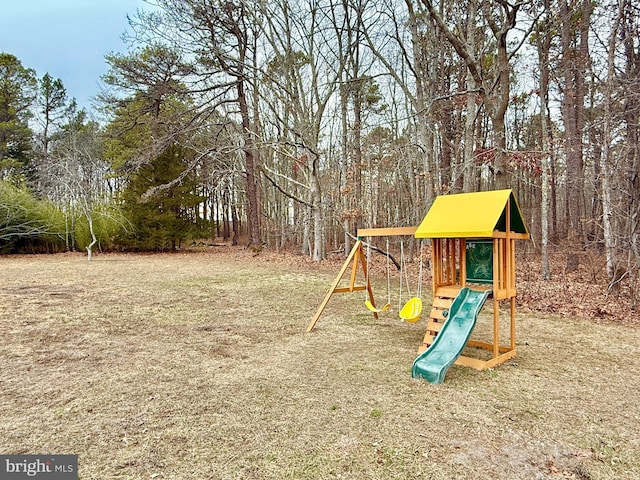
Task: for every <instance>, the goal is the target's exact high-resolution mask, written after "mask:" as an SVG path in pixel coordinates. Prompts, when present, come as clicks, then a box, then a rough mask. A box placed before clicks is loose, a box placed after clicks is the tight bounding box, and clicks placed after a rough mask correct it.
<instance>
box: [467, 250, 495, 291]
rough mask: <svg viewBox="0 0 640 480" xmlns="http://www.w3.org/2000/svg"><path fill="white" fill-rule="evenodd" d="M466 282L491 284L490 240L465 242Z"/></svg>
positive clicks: (491, 251) (491, 256)
mask: <svg viewBox="0 0 640 480" xmlns="http://www.w3.org/2000/svg"><path fill="white" fill-rule="evenodd" d="M467 282H471V283H493V241H492V240H467Z"/></svg>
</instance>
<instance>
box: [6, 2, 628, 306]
mask: <svg viewBox="0 0 640 480" xmlns="http://www.w3.org/2000/svg"><path fill="white" fill-rule="evenodd" d="M639 21H640V5H639V4H638V3H637V2H633V1H632V0H613V1H606V0H605V1H598V0H596V1H594V0H533V1H516V2H513V3H511V2H508V1H505V0H465V1H459V2H445V1H437V0H403V1H400V0H377V1H370V0H262V1H259V2H245V1H241V0H232V1H220V0H154V1H153V3H150V4H149V8H148V9H145V10H141V11H138V13H137V15H135V16H134V17H132V18H131V19H130V25H131V30H130V34H129V37H128V38H127V39H126V40H127V42H128V46H129V50H128V53H127V54H112V55H109V56H107V57H106V60H107V62H108V64H109V66H110V71H109V73H108V74H107V75H105V77H104V79H103V80H104V82H105V85H106V87H107V88H106V89H105V90H104V91H102V92H100V94H99V95H98V101H97V103H96V110H95V111H91V112H87V111H85V110H81V109H78V107H77V106H76V104H75V102H74V101H73V99H72V98H71V97H70V94H68V93H67V92H66V89H65V88H64V85H63V84H62V82H61V81H60V80H58V79H54V78H52V77H51V76H50V75H48V74H44V75H43V76H42V77H39V76H38V75H37V74H36V72H34V71H33V70H32V69H29V68H28V66H23V65H22V63H21V61H20V59H18V58H16V57H15V56H13V55H12V54H11V53H10V52H5V53H2V54H0V179H1V180H0V214H1V215H0V216H1V217H2V218H1V220H0V222H2V223H1V224H0V242H1V245H0V246H2V249H3V251H4V252H16V251H60V250H64V249H68V250H74V249H78V248H87V250H88V252H89V255H91V252H92V249H93V248H95V247H96V246H99V247H100V248H101V249H103V250H108V249H118V250H167V249H175V248H179V247H181V246H184V244H185V242H187V241H191V240H194V239H203V238H205V239H206V238H210V239H211V238H216V237H221V238H222V239H224V240H228V241H232V242H238V241H242V242H246V244H247V245H249V246H250V247H251V248H254V249H256V250H259V249H261V248H262V247H263V246H264V245H267V246H269V247H272V248H275V249H285V248H295V249H297V250H299V251H301V252H303V253H304V254H307V255H310V256H312V257H313V258H314V259H315V260H321V259H323V258H325V257H326V255H327V254H328V252H332V251H338V250H340V251H345V252H346V251H348V250H349V248H350V244H351V242H352V239H351V238H350V237H349V234H352V235H353V234H355V232H356V230H357V228H358V227H364V226H366V227H376V226H408V225H417V224H418V223H419V222H420V220H421V219H422V218H423V216H424V215H425V214H426V212H427V211H428V209H429V206H430V205H431V203H432V201H433V199H434V198H435V196H437V195H441V194H448V193H458V192H471V191H479V190H488V189H494V188H496V189H499V188H512V189H513V190H514V192H515V195H516V198H518V200H519V203H520V207H521V209H522V212H523V215H524V217H525V219H526V221H527V223H528V227H529V230H530V232H531V234H532V239H533V242H532V244H531V245H532V246H533V248H535V249H536V250H537V251H539V253H540V254H541V256H540V258H541V266H540V272H541V273H540V274H541V275H542V277H543V278H548V277H549V265H548V262H549V260H548V258H549V256H548V252H549V249H550V248H564V249H566V251H567V252H568V253H569V255H568V258H569V262H568V264H567V268H569V269H571V268H577V265H578V262H579V260H580V252H584V251H587V250H589V251H595V252H599V253H601V254H602V255H603V259H604V262H606V268H607V275H608V278H609V282H610V287H611V288H614V287H615V286H616V285H618V284H619V283H621V282H625V283H627V284H629V285H630V286H631V289H630V291H632V292H633V293H632V297H633V299H632V303H634V304H635V303H636V302H637V301H638V300H640V281H639V276H640V238H639V235H640V229H639V225H638V223H639V221H640V219H639V216H638V214H639V212H640V179H639V177H638V175H639V173H640V22H639ZM71 93H72V92H71ZM98 113H99V114H100V116H97V114H98ZM460 214H461V215H464V212H460Z"/></svg>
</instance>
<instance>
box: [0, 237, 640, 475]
mask: <svg viewBox="0 0 640 480" xmlns="http://www.w3.org/2000/svg"><path fill="white" fill-rule="evenodd" d="M339 266H340V263H339V262H338V263H336V262H325V263H322V264H319V265H318V264H313V263H311V262H309V261H307V260H306V259H304V258H301V257H292V256H281V255H277V254H273V253H263V254H261V255H259V256H256V257H254V256H252V255H251V254H250V253H249V252H247V251H244V250H241V249H231V248H224V247H220V248H218V249H217V250H216V251H215V252H211V253H190V254H172V255H97V256H95V257H94V259H93V261H91V262H87V260H86V257H83V256H81V255H54V256H15V257H13V256H12V257H0V269H1V272H2V276H1V277H0V312H1V313H0V362H1V363H0V364H1V365H2V375H0V439H1V440H0V442H1V443H0V445H1V447H0V453H3V454H44V453H56V454H63V453H65V454H77V455H79V469H80V478H81V479H100V480H103V479H154V478H158V479H243V480H245V479H274V480H276V479H277V480H281V479H314V480H316V479H339V478H342V479H355V480H358V479H362V480H365V479H366V480H371V479H381V480H382V479H384V480H388V479H403V480H404V479H474V480H475V479H527V480H528V479H564V478H570V479H571V478H575V479H593V480H595V479H640V434H639V430H640V401H639V400H638V398H639V397H638V392H640V335H639V331H638V329H637V328H635V327H633V326H620V325H612V324H608V325H607V324H597V323H595V322H593V321H591V320H590V319H580V318H575V319H566V318H560V317H553V316H548V315H541V314H532V313H529V312H527V313H524V312H518V317H517V321H518V356H517V357H516V358H515V359H514V361H513V362H509V363H508V364H505V365H502V366H500V367H498V368H496V369H493V370H488V371H484V372H477V371H475V370H470V369H466V368H462V367H458V366H453V367H452V368H451V369H450V370H449V373H448V374H447V377H446V380H445V383H444V384H442V385H431V384H429V383H427V382H424V381H420V380H415V379H412V378H411V364H412V361H413V359H414V357H415V354H416V349H417V347H418V345H419V344H420V343H421V340H422V336H423V334H424V328H425V321H424V320H422V321H420V322H418V323H416V324H406V323H401V322H400V321H399V320H398V318H397V308H395V306H394V308H393V309H392V310H390V311H389V312H387V313H385V314H381V316H380V319H378V320H375V319H373V317H372V316H371V315H370V314H369V312H368V311H367V310H366V309H365V308H364V305H363V301H364V296H363V295H362V293H361V292H360V293H354V294H352V295H349V294H346V295H337V296H334V297H333V298H332V299H331V301H330V303H329V305H328V307H327V309H326V310H325V313H324V314H323V316H322V317H321V319H320V321H319V322H318V324H317V326H316V329H315V330H314V331H313V332H311V333H305V329H306V326H307V324H308V323H309V321H310V319H311V317H312V316H313V314H314V312H315V310H316V308H317V307H318V305H319V303H320V302H321V300H322V298H323V296H324V294H325V292H326V290H327V289H328V287H329V285H330V284H331V281H332V280H333V278H334V276H335V275H336V273H337V271H338V269H339ZM375 280H376V282H378V288H377V289H376V291H377V292H379V295H380V296H381V297H384V296H385V295H386V280H385V279H384V278H376V279H375ZM427 285H428V283H427ZM426 290H427V293H428V290H429V288H428V287H427V288H426ZM396 293H397V292H394V295H395V294H396ZM383 303H384V302H383ZM425 303H426V304H427V305H428V304H429V301H428V299H426V300H425ZM490 308H491V307H490V305H489V304H488V306H487V307H485V311H484V313H483V315H482V317H481V319H480V320H479V322H480V325H479V326H478V330H479V334H480V335H481V334H482V332H483V328H490V327H489V326H488V324H489V322H490V318H491V312H490V311H489V310H490Z"/></svg>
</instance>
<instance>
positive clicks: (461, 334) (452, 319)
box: [411, 287, 491, 383]
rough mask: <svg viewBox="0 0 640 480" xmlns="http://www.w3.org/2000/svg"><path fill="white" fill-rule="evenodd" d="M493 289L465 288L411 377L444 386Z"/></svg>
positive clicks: (461, 290) (419, 359)
mask: <svg viewBox="0 0 640 480" xmlns="http://www.w3.org/2000/svg"><path fill="white" fill-rule="evenodd" d="M490 293H491V290H484V291H476V290H471V289H469V288H466V287H465V288H462V289H460V292H459V293H458V295H457V296H456V298H455V299H454V301H453V303H452V304H451V308H450V309H449V311H448V314H447V319H446V321H445V322H444V324H443V325H442V328H441V330H440V332H439V333H438V335H436V337H435V339H434V341H433V343H432V344H431V345H430V346H429V348H428V349H427V350H425V351H424V352H423V353H421V354H420V355H419V356H418V357H417V358H416V359H415V360H414V362H413V367H412V369H411V376H412V377H414V378H424V379H425V380H427V381H428V382H431V383H442V382H443V381H444V377H445V375H446V374H447V370H449V367H450V366H451V365H453V363H454V362H455V361H456V359H457V358H458V357H459V356H460V353H462V350H463V349H464V346H465V345H466V344H467V342H468V341H469V337H470V336H471V332H472V331H473V329H474V327H475V325H476V320H477V318H478V314H479V313H480V310H481V309H482V306H483V305H484V302H485V300H486V299H487V297H488V296H489V294H490Z"/></svg>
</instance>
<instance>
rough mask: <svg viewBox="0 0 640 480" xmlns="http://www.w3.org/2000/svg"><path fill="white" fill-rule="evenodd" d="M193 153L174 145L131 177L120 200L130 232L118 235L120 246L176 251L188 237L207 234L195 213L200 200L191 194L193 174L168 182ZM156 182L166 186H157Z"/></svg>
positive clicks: (193, 180)
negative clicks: (148, 194)
mask: <svg viewBox="0 0 640 480" xmlns="http://www.w3.org/2000/svg"><path fill="white" fill-rule="evenodd" d="M192 155H193V152H192V151H190V150H187V149H185V148H182V147H180V146H178V145H173V146H171V147H169V148H167V150H165V152H164V153H162V154H161V155H159V156H158V157H157V158H155V159H154V160H152V161H151V163H149V164H146V165H143V166H141V167H140V168H139V169H138V170H137V171H136V172H134V173H133V174H132V175H131V176H130V178H129V181H128V184H127V187H126V188H125V190H124V193H123V195H122V201H123V211H124V213H125V215H126V216H127V218H128V220H129V221H130V222H131V225H132V231H131V232H129V233H126V234H125V235H124V236H123V237H121V245H122V247H123V248H131V249H133V250H154V251H166V250H175V249H177V248H179V247H180V246H181V244H182V242H183V241H185V240H187V239H191V238H197V237H198V236H199V235H206V231H207V227H208V225H206V224H203V223H202V222H201V221H200V222H199V221H197V220H196V216H195V215H194V209H195V208H197V205H198V204H199V203H200V202H202V201H203V197H200V196H197V195H195V194H194V193H193V192H194V191H195V187H196V180H197V179H196V176H195V174H194V173H188V174H187V175H186V176H185V177H184V178H183V179H182V181H181V182H179V183H177V184H175V185H173V184H171V183H170V182H172V180H174V179H176V178H178V177H179V176H180V175H181V174H183V173H184V170H185V167H186V164H187V163H188V160H189V156H192ZM158 185H167V187H166V188H160V189H156V187H157V186H158ZM154 189H156V193H154V194H153V195H151V196H150V197H149V198H147V197H146V195H145V194H147V192H149V191H150V190H154ZM143 198H145V199H144V200H143Z"/></svg>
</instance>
